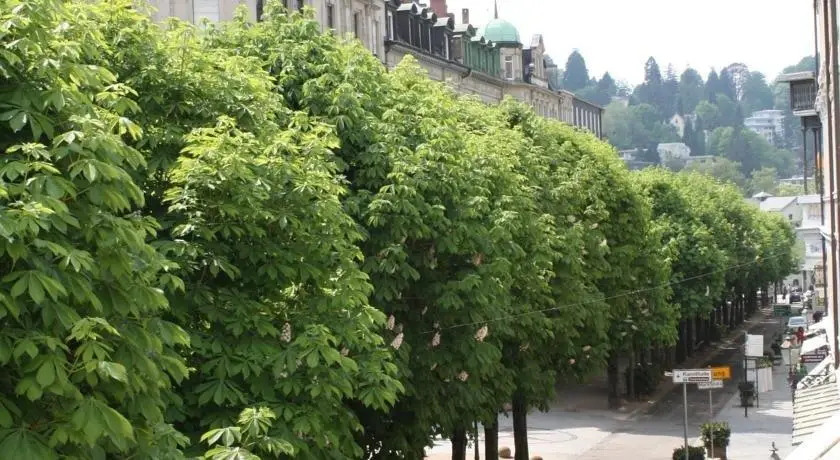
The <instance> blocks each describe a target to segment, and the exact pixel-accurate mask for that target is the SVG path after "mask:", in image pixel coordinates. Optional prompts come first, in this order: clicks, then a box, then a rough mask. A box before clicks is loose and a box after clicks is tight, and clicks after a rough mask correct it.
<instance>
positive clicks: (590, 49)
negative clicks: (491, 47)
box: [448, 0, 814, 85]
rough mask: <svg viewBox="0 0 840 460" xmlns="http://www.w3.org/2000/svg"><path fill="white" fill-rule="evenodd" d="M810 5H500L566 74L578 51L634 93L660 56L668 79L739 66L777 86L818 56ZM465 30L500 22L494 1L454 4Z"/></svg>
mask: <svg viewBox="0 0 840 460" xmlns="http://www.w3.org/2000/svg"><path fill="white" fill-rule="evenodd" d="M812 3H813V2H810V1H807V0H804V1H803V0H700V1H697V0H693V1H688V0H635V1H628V0H571V1H565V0H499V17H500V18H503V19H506V20H508V21H510V22H511V23H513V24H514V25H515V26H516V27H517V28H518V29H519V35H520V39H521V40H522V41H523V42H524V43H525V44H526V45H527V44H528V43H529V42H530V37H531V36H532V35H534V34H537V33H540V34H542V35H543V42H544V43H545V47H546V52H547V53H548V54H550V55H551V57H552V59H554V62H555V63H556V64H557V65H559V66H560V67H564V66H565V63H566V58H567V57H568V56H569V53H571V52H572V51H573V50H575V49H577V50H578V51H579V52H580V53H581V54H582V55H583V57H584V59H585V60H586V66H587V68H588V69H589V75H590V76H595V77H597V78H600V77H601V75H603V73H604V72H605V71H609V72H610V75H612V77H613V78H614V79H616V80H623V81H625V82H627V83H630V84H632V85H636V84H639V83H641V82H642V81H643V79H644V64H645V61H647V59H648V57H650V56H653V57H654V58H655V59H656V62H657V63H658V64H659V67H660V68H661V69H662V72H663V73H664V72H665V69H666V68H667V66H668V64H669V63H671V64H673V66H674V69H675V70H676V71H677V73H678V74H679V73H681V72H682V71H683V70H684V69H685V68H686V67H687V66H691V67H693V68H695V69H697V70H698V71H699V72H700V74H702V75H703V77H704V78H705V76H706V74H708V72H709V70H711V69H712V68H713V67H714V68H715V69H717V70H720V69H721V68H723V67H726V66H727V65H729V64H731V63H734V62H741V63H744V64H746V65H747V66H748V67H749V68H750V70H754V71H759V72H762V73H764V74H765V75H766V76H767V77H768V80H770V81H772V80H773V79H774V78H775V77H776V76H777V75H778V74H779V73H780V72H781V71H782V69H783V68H784V67H787V66H789V65H793V64H796V63H797V62H798V61H799V60H800V59H801V58H802V57H804V56H807V55H812V54H813V53H814V13H813V9H812V8H813V7H812ZM448 8H449V12H450V13H455V18H456V22H461V9H462V8H469V10H470V23H472V24H473V25H475V26H481V25H483V24H485V23H486V22H487V21H489V20H490V19H492V18H493V0H448Z"/></svg>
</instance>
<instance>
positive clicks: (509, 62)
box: [505, 56, 513, 80]
mask: <svg viewBox="0 0 840 460" xmlns="http://www.w3.org/2000/svg"><path fill="white" fill-rule="evenodd" d="M505 78H506V79H508V80H513V56H505Z"/></svg>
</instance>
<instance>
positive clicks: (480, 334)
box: [475, 325, 487, 342]
mask: <svg viewBox="0 0 840 460" xmlns="http://www.w3.org/2000/svg"><path fill="white" fill-rule="evenodd" d="M486 337H487V326H486V325H485V326H484V327H482V328H481V329H479V330H478V331H476V333H475V339H476V340H478V341H479V342H483V341H484V339H485V338H486Z"/></svg>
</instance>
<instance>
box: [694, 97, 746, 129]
mask: <svg viewBox="0 0 840 460" xmlns="http://www.w3.org/2000/svg"><path fill="white" fill-rule="evenodd" d="M715 106H717V108H718V113H719V118H718V123H719V125H720V126H738V125H739V123H743V116H738V114H739V112H738V108H739V106H738V104H737V103H736V102H735V101H734V100H732V99H731V98H729V96H726V95H724V94H718V95H717V97H716V98H715ZM700 116H703V115H702V114H701V115H700ZM704 118H705V117H704Z"/></svg>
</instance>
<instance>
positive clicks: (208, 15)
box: [193, 0, 220, 24]
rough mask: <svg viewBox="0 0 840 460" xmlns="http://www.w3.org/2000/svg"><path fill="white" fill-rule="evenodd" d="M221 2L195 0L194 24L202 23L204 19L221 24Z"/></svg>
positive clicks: (216, 0) (217, 0) (215, 0)
mask: <svg viewBox="0 0 840 460" xmlns="http://www.w3.org/2000/svg"><path fill="white" fill-rule="evenodd" d="M219 14H220V13H219V0H195V1H194V2H193V22H195V23H196V24H198V23H200V22H201V20H202V19H207V20H209V21H210V22H219Z"/></svg>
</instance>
